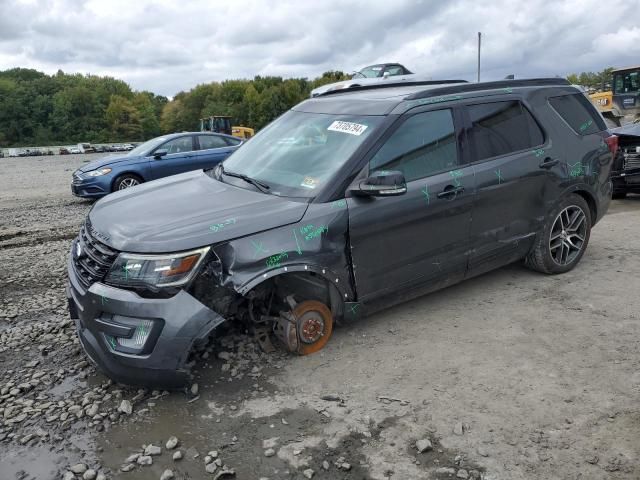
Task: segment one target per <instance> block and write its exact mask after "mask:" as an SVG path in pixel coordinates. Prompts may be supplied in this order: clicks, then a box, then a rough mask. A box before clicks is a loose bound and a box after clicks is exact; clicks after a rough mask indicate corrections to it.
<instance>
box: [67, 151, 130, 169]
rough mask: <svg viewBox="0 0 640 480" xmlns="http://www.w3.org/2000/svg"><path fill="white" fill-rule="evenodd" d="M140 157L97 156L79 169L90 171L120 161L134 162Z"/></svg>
mask: <svg viewBox="0 0 640 480" xmlns="http://www.w3.org/2000/svg"><path fill="white" fill-rule="evenodd" d="M139 159H140V158H139V157H127V156H125V155H118V154H116V155H107V156H106V157H101V158H96V159H95V160H91V161H90V162H89V163H87V164H86V165H83V166H81V167H80V168H79V169H78V170H79V171H81V172H90V171H91V170H95V169H96V168H101V167H106V166H107V165H113V164H114V163H120V162H134V161H136V160H139Z"/></svg>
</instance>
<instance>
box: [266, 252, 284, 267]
mask: <svg viewBox="0 0 640 480" xmlns="http://www.w3.org/2000/svg"><path fill="white" fill-rule="evenodd" d="M285 258H289V254H288V253H287V252H280V253H277V254H275V255H271V256H270V257H269V258H267V261H266V263H267V267H269V268H273V267H279V266H280V263H281V262H282V260H284V259H285Z"/></svg>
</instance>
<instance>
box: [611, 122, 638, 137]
mask: <svg viewBox="0 0 640 480" xmlns="http://www.w3.org/2000/svg"><path fill="white" fill-rule="evenodd" d="M611 133H613V134H615V135H627V136H631V137H640V123H629V124H627V125H623V126H622V127H618V128H614V129H612V130H611Z"/></svg>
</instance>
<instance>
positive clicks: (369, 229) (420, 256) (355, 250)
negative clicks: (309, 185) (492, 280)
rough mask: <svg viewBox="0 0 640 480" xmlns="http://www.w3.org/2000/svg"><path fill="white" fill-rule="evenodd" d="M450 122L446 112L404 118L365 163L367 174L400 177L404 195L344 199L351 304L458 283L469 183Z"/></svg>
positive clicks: (471, 178) (449, 113)
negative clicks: (354, 295) (353, 300)
mask: <svg viewBox="0 0 640 480" xmlns="http://www.w3.org/2000/svg"><path fill="white" fill-rule="evenodd" d="M457 123H458V122H455V123H454V115H453V110H452V109H442V110H432V111H423V112H420V113H416V114H414V115H412V116H408V118H407V119H406V120H405V121H403V122H402V123H401V124H400V125H399V126H398V127H397V128H396V129H395V131H394V132H393V133H392V134H391V135H390V136H389V137H388V138H387V139H386V140H385V141H384V143H383V145H382V146H381V147H380V148H379V150H377V152H376V153H375V154H374V155H373V156H372V157H371V158H370V159H369V165H368V169H369V175H371V174H372V173H373V172H375V171H380V170H391V171H394V170H398V171H401V172H403V173H404V176H405V180H406V182H407V192H406V193H405V194H403V195H399V196H395V197H362V196H353V197H351V198H348V199H347V202H348V208H349V238H350V242H351V255H352V261H353V271H354V276H355V283H356V289H357V293H358V299H359V301H361V302H368V301H370V300H373V299H376V298H377V297H380V296H384V295H387V294H392V293H395V292H398V291H400V290H403V289H408V288H413V287H419V288H420V289H423V288H424V289H426V290H435V289H437V288H441V287H443V286H446V285H449V284H452V283H456V282H458V281H460V280H461V279H462V278H463V277H464V275H465V272H466V269H467V257H468V251H469V241H470V227H471V210H472V204H473V200H474V196H475V179H474V174H473V168H472V167H466V166H464V165H462V162H461V154H460V149H461V145H460V142H459V136H458V135H457V132H459V131H460V129H459V128H456V124H457Z"/></svg>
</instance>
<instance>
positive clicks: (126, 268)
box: [122, 260, 129, 280]
mask: <svg viewBox="0 0 640 480" xmlns="http://www.w3.org/2000/svg"><path fill="white" fill-rule="evenodd" d="M122 269H123V270H124V279H125V280H129V260H127V263H125V264H124V265H123V266H122Z"/></svg>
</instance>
